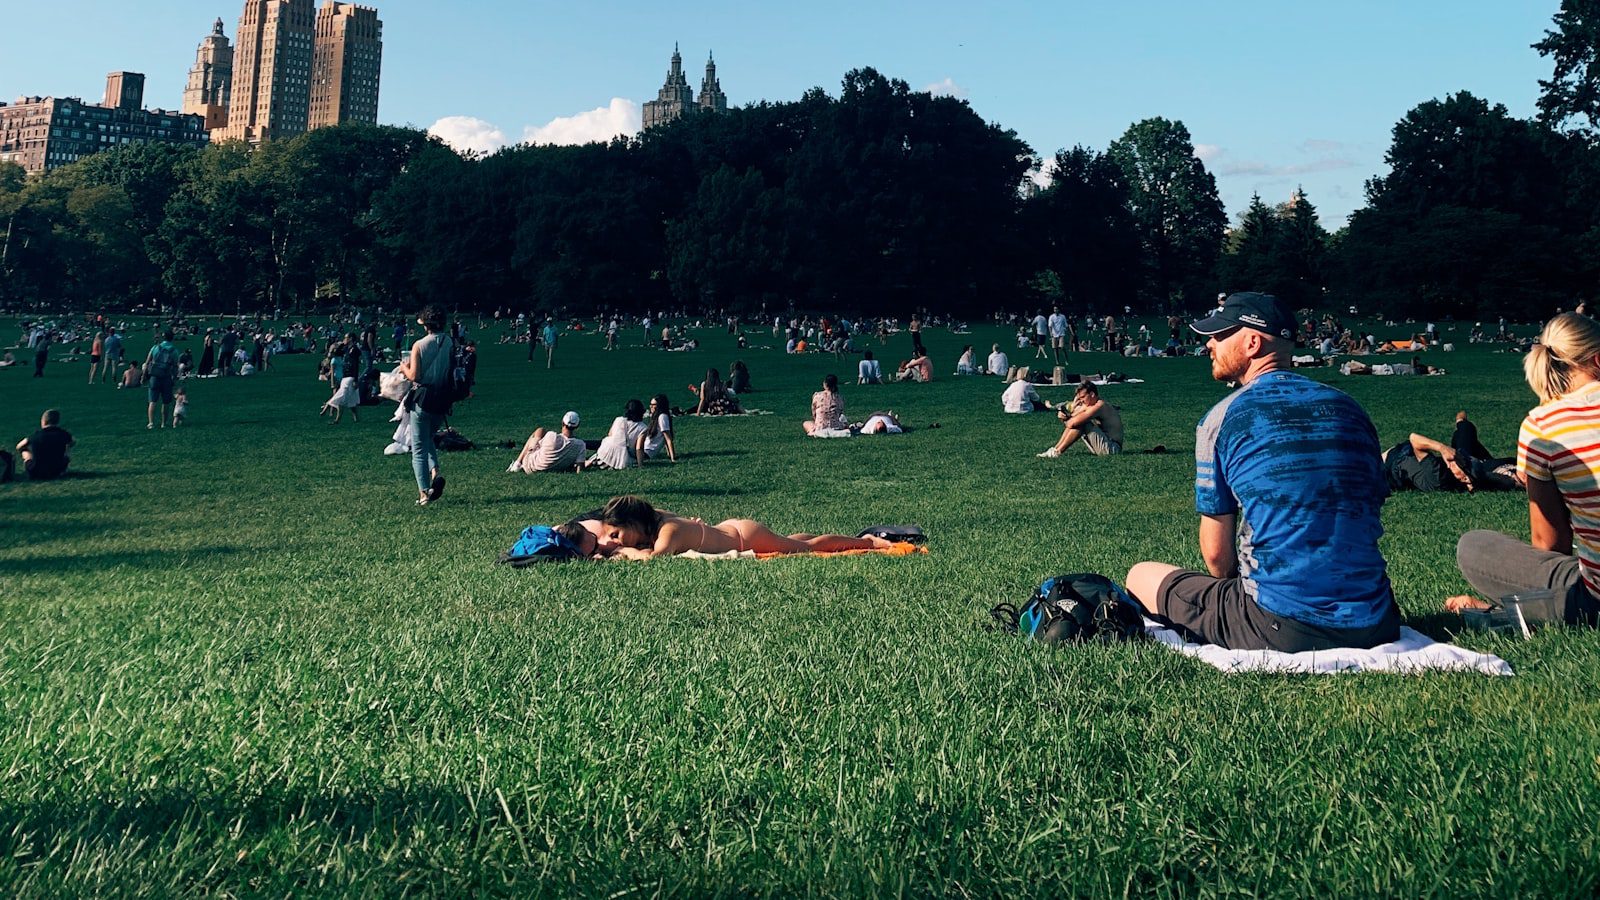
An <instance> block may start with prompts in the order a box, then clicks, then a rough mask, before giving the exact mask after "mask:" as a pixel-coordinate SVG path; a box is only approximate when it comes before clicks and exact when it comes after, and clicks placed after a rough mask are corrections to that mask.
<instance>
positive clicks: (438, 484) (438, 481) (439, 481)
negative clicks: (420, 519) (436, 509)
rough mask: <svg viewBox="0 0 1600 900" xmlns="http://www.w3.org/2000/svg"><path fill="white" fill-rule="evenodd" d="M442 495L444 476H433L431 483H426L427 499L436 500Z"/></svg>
mask: <svg viewBox="0 0 1600 900" xmlns="http://www.w3.org/2000/svg"><path fill="white" fill-rule="evenodd" d="M443 496H444V476H443V475H435V476H433V483H432V484H430V485H428V499H429V500H437V499H439V498H440V497H443Z"/></svg>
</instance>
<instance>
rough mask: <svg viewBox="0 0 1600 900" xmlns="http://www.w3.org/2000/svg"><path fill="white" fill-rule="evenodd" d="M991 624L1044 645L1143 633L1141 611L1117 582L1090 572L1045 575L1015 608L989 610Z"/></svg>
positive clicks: (1108, 640) (1117, 639)
mask: <svg viewBox="0 0 1600 900" xmlns="http://www.w3.org/2000/svg"><path fill="white" fill-rule="evenodd" d="M989 615H990V616H991V617H992V618H993V619H994V623H995V627H998V628H999V629H1000V630H1002V631H1007V632H1011V633H1013V634H1019V635H1021V636H1023V637H1031V638H1034V639H1036V640H1039V641H1042V642H1044V643H1046V644H1083V643H1088V642H1089V641H1099V642H1100V643H1102V644H1111V643H1117V642H1120V641H1131V640H1138V639H1140V638H1143V637H1144V613H1143V611H1142V608H1141V607H1140V606H1139V603H1138V601H1136V600H1134V599H1133V597H1131V596H1129V594H1128V592H1127V590H1125V589H1124V588H1123V587H1122V586H1121V585H1119V584H1117V583H1116V582H1114V581H1112V580H1111V579H1109V578H1107V577H1105V576H1104V575H1096V574H1094V573H1092V572H1080V573H1077V574H1074V575H1057V576H1055V577H1054V578H1047V579H1045V581H1044V583H1043V584H1041V585H1039V587H1038V589H1037V590H1035V591H1034V592H1033V596H1032V597H1029V598H1028V601H1027V602H1026V603H1024V604H1023V605H1022V609H1020V610H1019V609H1017V608H1016V607H1015V606H1012V605H1011V604H1009V603H1002V604H1000V605H999V606H996V607H995V608H994V609H991V610H989Z"/></svg>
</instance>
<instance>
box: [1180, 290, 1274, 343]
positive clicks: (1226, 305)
mask: <svg viewBox="0 0 1600 900" xmlns="http://www.w3.org/2000/svg"><path fill="white" fill-rule="evenodd" d="M1189 327H1190V328H1193V329H1194V330H1195V331H1196V332H1198V333H1199V334H1204V335H1213V334H1220V333H1221V332H1224V331H1227V330H1228V329H1230V328H1254V329H1255V330H1257V331H1260V332H1265V333H1266V334H1270V335H1272V336H1274V337H1282V338H1292V337H1294V329H1295V318H1294V313H1293V312H1291V311H1290V310H1289V306H1288V304H1286V303H1284V302H1283V301H1282V300H1279V299H1278V298H1277V297H1274V296H1272V295H1271V294H1258V293H1256V292H1254V291H1240V292H1239V293H1237V294H1229V295H1228V299H1226V300H1224V301H1223V302H1222V309H1220V310H1217V312H1215V313H1214V314H1212V315H1209V316H1206V317H1205V318H1204V319H1201V320H1200V321H1198V322H1195V323H1193V324H1191V325H1190V326H1189Z"/></svg>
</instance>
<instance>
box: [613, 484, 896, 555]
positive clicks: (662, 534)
mask: <svg viewBox="0 0 1600 900" xmlns="http://www.w3.org/2000/svg"><path fill="white" fill-rule="evenodd" d="M600 522H601V525H602V527H601V532H602V534H601V536H600V539H599V542H600V543H601V544H602V545H608V544H615V545H616V550H615V551H613V552H612V554H611V555H612V556H613V558H617V559H650V558H651V557H654V556H676V555H678V554H679V553H686V552H688V551H690V550H696V551H699V552H701V553H727V552H728V551H730V550H736V551H740V552H742V551H745V550H753V551H755V552H756V553H818V552H821V553H830V552H835V551H839V550H884V549H888V548H889V547H891V546H893V542H892V541H888V540H885V539H884V538H881V537H875V536H872V535H868V536H866V537H845V536H844V535H841V534H820V535H818V534H791V535H788V536H784V535H781V534H778V533H777V532H775V531H773V530H772V529H771V528H768V527H767V526H765V525H763V524H761V523H760V522H757V521H755V520H754V519H728V520H726V521H723V522H719V523H717V524H716V525H707V524H706V523H704V522H701V521H699V520H698V519H686V518H683V517H681V516H675V515H671V514H670V513H664V512H662V511H660V510H658V509H656V508H655V507H653V506H651V505H650V504H649V503H647V502H646V501H644V500H642V499H640V498H638V497H613V498H612V499H611V501H610V502H609V503H607V504H606V505H605V506H604V507H603V508H602V509H601V511H600Z"/></svg>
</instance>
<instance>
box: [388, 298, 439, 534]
mask: <svg viewBox="0 0 1600 900" xmlns="http://www.w3.org/2000/svg"><path fill="white" fill-rule="evenodd" d="M444 320H445V317H444V311H443V310H440V309H438V308H436V307H433V306H426V307H423V310H422V312H421V314H420V315H418V316H417V324H418V325H421V326H422V327H423V328H425V329H427V332H428V333H427V335H426V336H424V337H422V338H421V339H419V340H418V341H417V342H416V343H415V344H412V345H411V352H410V353H408V354H407V355H406V358H405V359H404V360H402V361H401V363H400V374H402V375H404V376H405V377H406V378H408V379H410V380H411V382H412V384H414V385H416V386H417V388H421V389H422V394H423V396H422V398H421V400H420V401H418V400H416V399H414V398H415V394H413V398H410V399H407V401H406V402H407V403H408V404H410V405H411V471H412V474H414V475H415V476H416V479H417V493H418V497H417V505H418V506H427V505H428V504H429V503H432V502H433V501H435V500H438V499H439V498H440V497H442V496H444V474H443V473H442V472H440V471H439V451H438V449H437V448H436V447H434V445H433V433H434V432H435V431H437V430H438V429H439V423H440V421H441V420H442V419H443V418H444V415H443V414H444V412H445V410H447V409H448V408H449V402H448V399H447V398H445V397H444V396H443V394H444V392H445V391H447V390H448V389H449V376H450V338H449V337H448V336H447V335H445V334H444ZM430 395H431V396H430ZM440 401H444V402H443V403H442V404H441V402H440Z"/></svg>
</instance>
